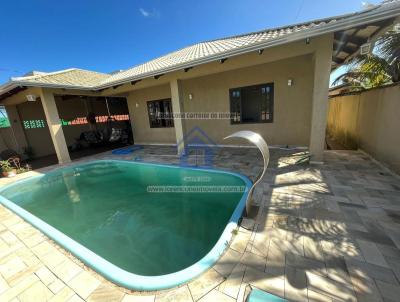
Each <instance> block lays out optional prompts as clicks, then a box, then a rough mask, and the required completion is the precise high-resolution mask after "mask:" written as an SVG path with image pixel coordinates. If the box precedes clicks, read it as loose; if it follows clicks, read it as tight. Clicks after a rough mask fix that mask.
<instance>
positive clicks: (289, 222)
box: [0, 146, 400, 302]
mask: <svg viewBox="0 0 400 302" xmlns="http://www.w3.org/2000/svg"><path fill="white" fill-rule="evenodd" d="M302 155H303V153H302V151H299V150H292V151H282V150H277V149H273V150H271V163H270V167H269V169H268V174H267V176H266V177H265V179H264V181H263V183H262V184H261V185H260V187H259V189H258V190H257V192H256V197H257V198H256V202H255V206H256V208H257V209H258V212H257V211H255V213H258V214H257V215H256V216H254V217H252V218H251V219H243V221H242V223H241V227H240V228H239V229H238V232H237V234H236V235H235V237H234V239H233V241H232V242H231V244H230V247H229V248H228V249H227V251H226V252H225V254H224V255H223V256H222V257H221V258H220V260H219V261H218V262H217V263H216V264H215V265H214V266H213V267H212V268H211V269H210V270H208V271H207V272H205V273H204V274H202V275H201V276H199V277H198V278H196V279H194V280H192V281H191V282H189V283H188V284H185V285H183V286H180V287H177V288H173V289H170V290H165V291H159V292H134V291H130V290H127V289H124V288H121V287H118V286H116V285H114V284H112V283H111V282H109V281H107V280H106V279H104V278H103V277H102V276H100V275H99V274H97V273H95V272H94V271H93V270H91V269H90V268H88V267H86V266H85V265H83V264H82V263H81V262H80V261H79V260H78V259H76V258H75V257H73V256H71V255H70V254H69V253H68V252H67V251H65V250H63V249H62V248H61V247H59V246H58V245H57V244H55V243H54V242H52V241H51V240H50V239H48V238H47V237H46V236H45V235H43V234H41V233H40V232H39V231H38V230H36V229H35V228H34V227H32V226H31V225H29V224H28V223H26V222H24V221H23V220H22V219H21V218H19V217H18V216H16V215H15V214H13V213H12V212H11V211H9V210H8V209H6V208H4V207H3V206H0V301H13V302H14V301H123V302H128V301H244V299H245V297H246V295H247V293H248V291H249V286H248V285H251V286H253V287H257V288H260V289H262V290H266V291H268V292H271V293H273V294H276V295H278V296H281V297H285V298H286V299H288V300H291V301H310V302H311V301H399V300H400V298H399V297H400V285H399V282H400V180H399V178H398V177H396V176H394V175H391V174H390V173H389V172H388V171H386V170H385V169H384V168H382V167H381V166H379V165H377V164H376V163H375V162H374V161H373V160H371V159H370V158H369V157H368V156H366V155H364V154H363V153H360V152H356V151H326V152H325V164H324V165H315V166H313V165H307V164H301V163H297V161H298V160H299V159H300V158H301V156H302ZM93 158H116V157H115V156H113V155H111V154H110V153H103V154H100V155H97V156H92V157H90V158H86V159H83V161H85V160H89V159H93ZM121 158H122V159H127V160H132V159H136V160H143V161H149V162H166V163H172V164H174V163H178V162H179V159H178V158H177V156H175V151H174V149H173V148H172V147H150V146H149V147H145V148H144V149H142V150H139V151H136V152H135V153H134V155H128V156H122V157H121ZM260 160H261V156H260V155H259V154H258V152H257V150H255V149H244V148H237V149H236V148H235V149H233V148H222V149H216V155H215V160H214V164H215V165H216V167H217V168H220V169H228V170H233V171H237V172H240V173H243V174H245V175H247V176H249V177H250V178H253V177H254V176H255V175H257V174H258V172H259V171H260V166H259V165H260V163H261V161H260ZM81 161H82V160H81ZM53 168H54V167H47V168H45V169H41V170H38V171H37V172H29V173H27V174H23V175H19V176H18V177H19V178H22V177H28V176H30V175H33V174H35V173H41V172H45V171H47V170H51V169H53ZM15 180H16V178H14V179H0V184H5V183H7V182H11V181H15Z"/></svg>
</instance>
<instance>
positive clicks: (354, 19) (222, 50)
mask: <svg viewBox="0 0 400 302" xmlns="http://www.w3.org/2000/svg"><path fill="white" fill-rule="evenodd" d="M399 14H400V0H387V1H384V2H382V3H381V4H379V5H377V6H374V7H372V8H369V9H366V10H363V11H361V12H357V13H352V14H347V15H342V16H336V17H331V18H325V19H320V20H314V21H310V22H306V23H301V24H295V25H289V26H285V27H279V28H274V29H266V30H262V31H258V32H253V33H247V34H243V35H238V36H233V37H228V38H223V39H218V40H212V41H207V42H201V43H197V44H195V45H192V46H189V47H186V48H183V49H181V50H178V51H175V52H172V53H170V54H167V55H164V56H162V57H159V58H156V59H154V60H151V61H149V62H146V63H143V64H140V65H137V66H135V67H132V68H130V69H127V70H125V71H121V72H117V73H113V74H103V73H98V72H92V71H87V70H81V69H67V70H62V71H58V72H53V73H47V74H44V75H37V76H31V77H19V78H12V79H11V80H10V81H9V82H8V83H6V84H4V85H3V86H0V95H1V94H3V93H4V92H7V91H9V90H11V89H13V88H15V87H17V86H40V87H57V88H70V89H88V90H98V89H103V88H108V87H112V86H116V85H120V84H123V83H127V82H129V81H135V80H140V79H143V78H146V77H151V76H156V75H160V74H164V73H168V72H172V71H176V70H181V69H184V68H189V67H193V66H196V65H200V64H204V63H208V62H212V61H215V60H219V59H224V58H228V57H231V56H235V55H240V54H244V53H249V52H251V51H256V50H259V49H264V48H268V47H272V46H276V45H282V44H285V43H289V42H293V41H298V40H301V39H305V38H309V37H315V36H319V35H322V34H325V33H329V32H338V31H343V34H342V35H341V36H340V37H339V39H341V38H342V36H343V38H346V37H347V35H346V31H347V30H349V29H352V28H354V27H357V26H361V25H363V24H370V23H372V22H380V21H382V20H386V19H389V18H394V17H396V16H398V15H399ZM379 26H381V25H379ZM379 26H378V28H379ZM382 26H383V24H382ZM375 32H376V31H374V32H373V33H375ZM373 33H371V35H372V34H373ZM366 38H368V37H366ZM359 40H360V39H359ZM361 41H362V40H361ZM335 42H336V40H335ZM336 44H338V45H336V46H335V47H337V48H338V49H340V52H339V51H338V54H337V55H339V56H340V54H341V55H342V56H348V55H349V54H347V52H346V51H344V50H343V47H342V46H343V45H342V43H341V41H338V42H337V43H336ZM356 46H357V45H356ZM348 48H349V47H347V49H348ZM338 60H340V62H343V61H344V60H343V58H341V57H339V58H338ZM334 61H336V60H334Z"/></svg>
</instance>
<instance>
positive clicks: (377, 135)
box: [328, 85, 400, 173]
mask: <svg viewBox="0 0 400 302" xmlns="http://www.w3.org/2000/svg"><path fill="white" fill-rule="evenodd" d="M399 95H400V85H397V86H392V87H387V88H381V89H374V90H369V91H366V92H363V93H361V94H359V95H348V96H338V97H335V98H331V99H330V101H329V114H328V117H329V118H328V119H329V122H328V132H329V133H332V134H334V135H339V134H340V133H351V136H352V137H354V140H355V142H356V144H357V145H358V147H359V148H360V149H362V150H364V151H365V152H367V153H368V154H370V155H371V156H373V157H374V158H376V159H377V160H379V161H381V162H383V163H385V164H386V165H387V166H388V167H389V168H391V169H392V170H394V171H396V172H397V173H400V135H399V129H400V118H399V116H400V98H399Z"/></svg>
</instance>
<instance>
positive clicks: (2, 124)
mask: <svg viewBox="0 0 400 302" xmlns="http://www.w3.org/2000/svg"><path fill="white" fill-rule="evenodd" d="M8 127H10V120H9V119H8V115H7V111H6V108H5V107H4V106H0V128H8Z"/></svg>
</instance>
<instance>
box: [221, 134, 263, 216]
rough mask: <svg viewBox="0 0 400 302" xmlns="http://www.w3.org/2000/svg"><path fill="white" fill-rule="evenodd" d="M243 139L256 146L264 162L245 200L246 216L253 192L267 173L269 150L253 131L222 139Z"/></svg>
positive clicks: (259, 136) (260, 137)
mask: <svg viewBox="0 0 400 302" xmlns="http://www.w3.org/2000/svg"><path fill="white" fill-rule="evenodd" d="M233 137H237V138H244V139H247V140H248V141H249V142H251V143H253V144H254V145H256V147H257V148H258V149H259V150H260V152H261V155H262V157H263V160H264V168H263V169H262V171H261V172H260V174H259V175H258V176H257V177H256V178H255V181H254V182H253V185H252V186H251V188H250V191H249V194H248V195H247V200H246V215H248V214H249V213H250V207H251V201H252V198H253V192H254V189H255V187H256V186H257V184H258V183H259V182H260V181H261V180H262V178H263V177H264V175H265V172H266V171H267V167H268V163H269V148H268V144H267V143H266V142H265V140H264V139H263V138H262V136H261V135H260V134H258V133H255V132H253V131H238V132H235V133H233V134H231V135H229V136H227V137H225V138H224V139H227V138H233Z"/></svg>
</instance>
